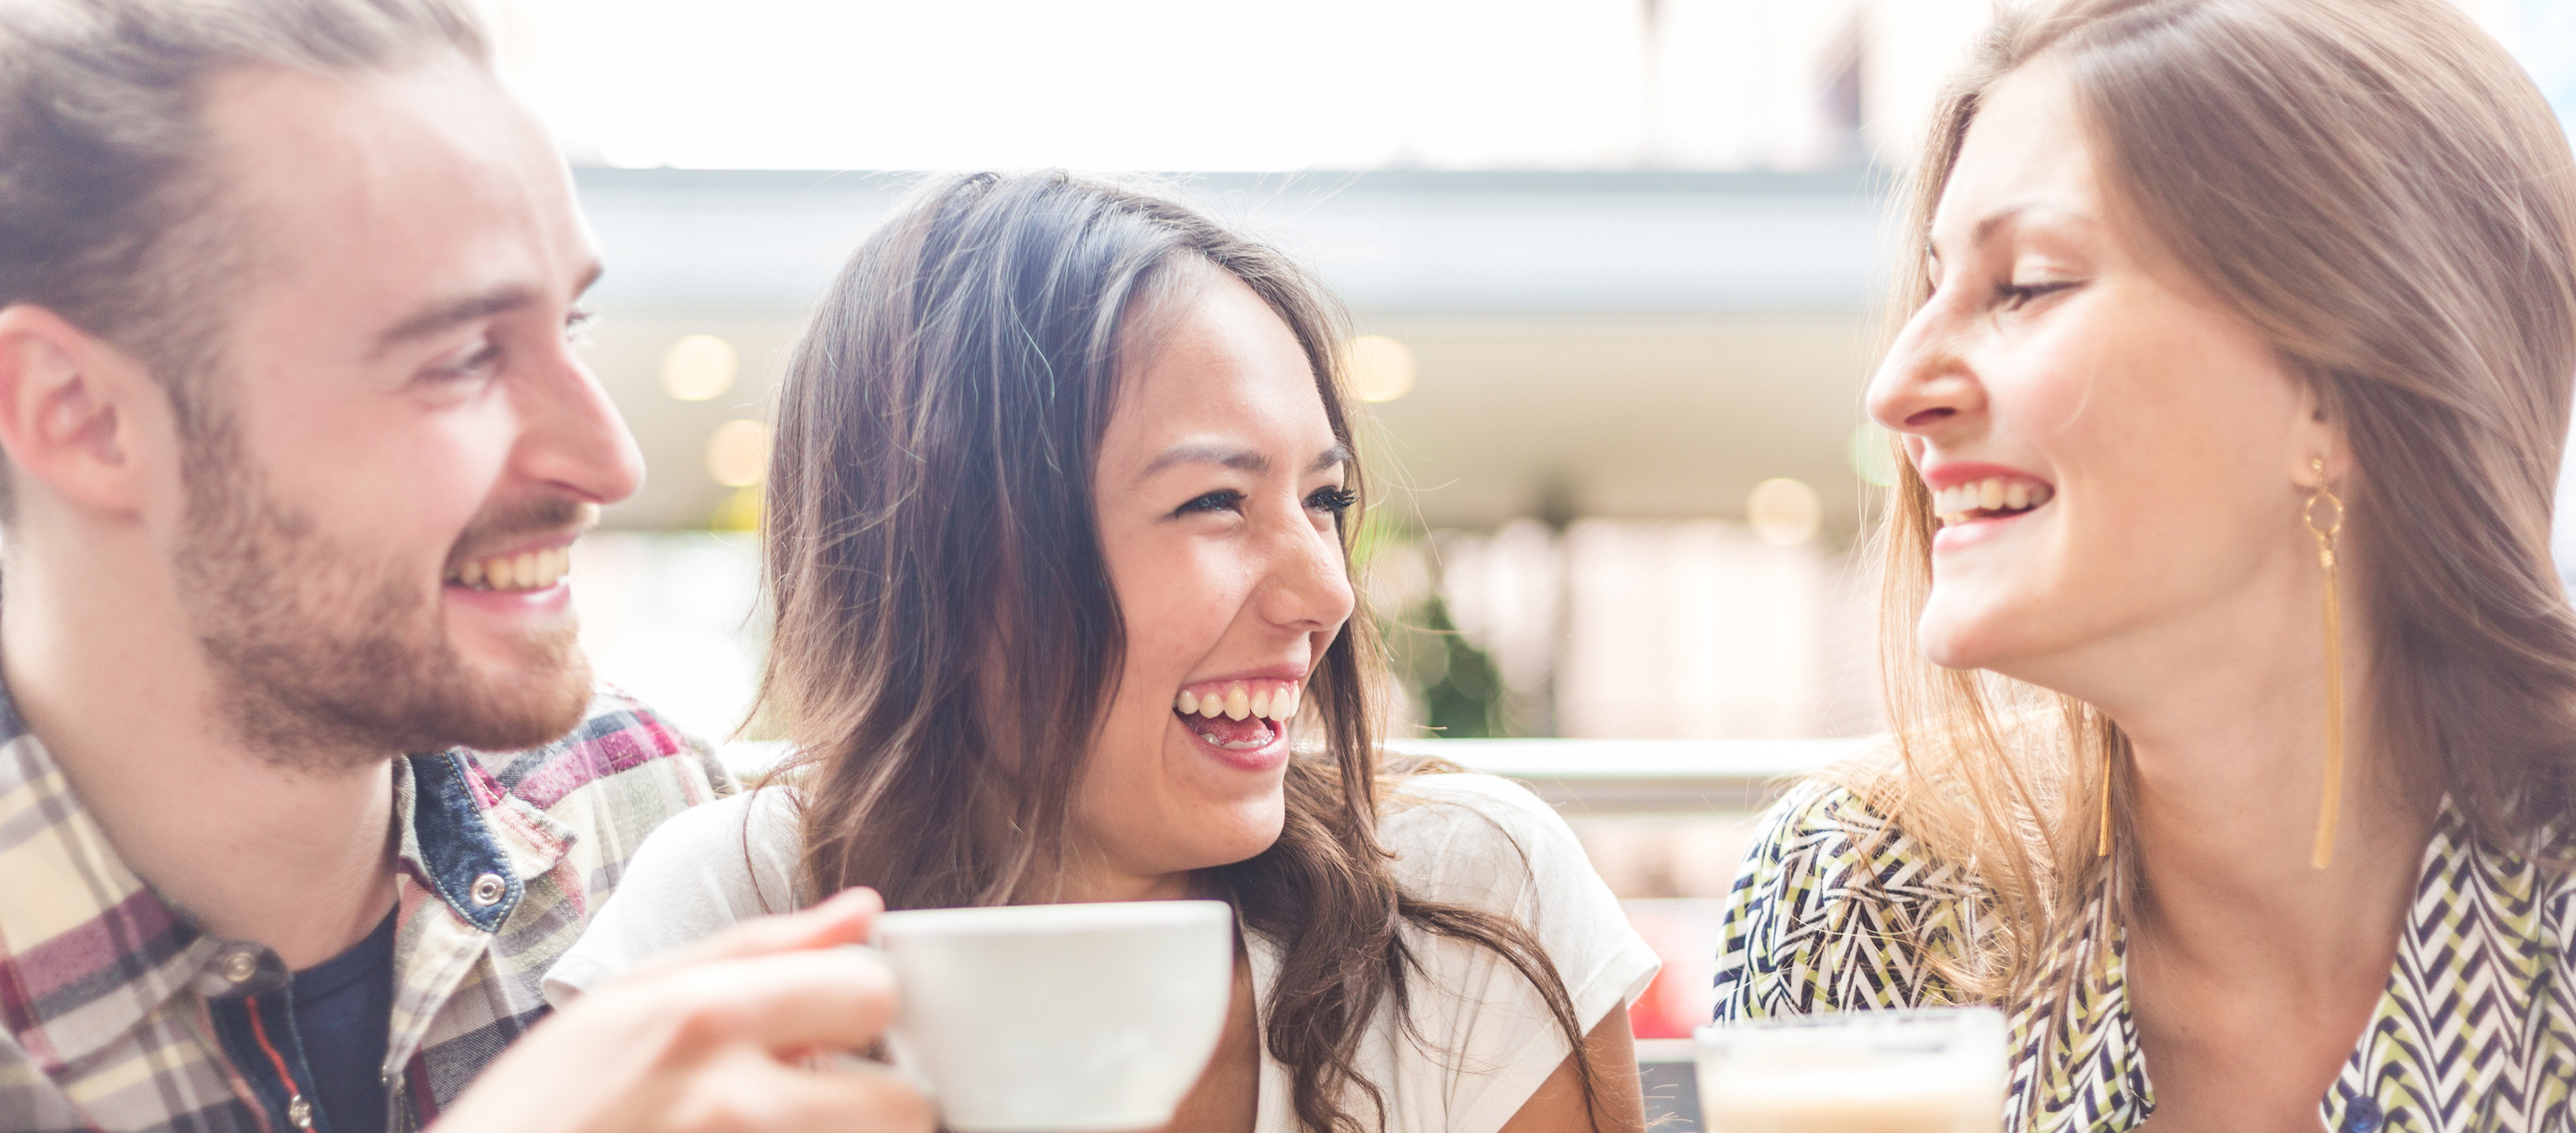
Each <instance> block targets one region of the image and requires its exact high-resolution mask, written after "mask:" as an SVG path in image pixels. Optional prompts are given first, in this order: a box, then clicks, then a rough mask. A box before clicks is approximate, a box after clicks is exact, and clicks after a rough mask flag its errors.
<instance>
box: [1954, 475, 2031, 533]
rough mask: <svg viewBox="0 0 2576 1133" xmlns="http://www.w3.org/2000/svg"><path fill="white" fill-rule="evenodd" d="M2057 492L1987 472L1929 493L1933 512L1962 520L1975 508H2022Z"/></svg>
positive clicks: (1987, 510) (2013, 509)
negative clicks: (1982, 477) (1977, 478)
mask: <svg viewBox="0 0 2576 1133" xmlns="http://www.w3.org/2000/svg"><path fill="white" fill-rule="evenodd" d="M2055 494H2056V493H2055V492H2054V491H2053V490H2051V489H2050V488H2049V486H2048V485H2046V484H2037V483H2032V482H2031V481H2028V480H2017V479H2013V478H2010V477H2005V476H1989V477H1987V478H1985V479H1983V480H1971V481H1969V482H1967V483H1965V484H1957V485H1953V486H1951V487H1947V488H1941V489H1937V490H1935V491H1934V492H1933V493H1932V514H1934V515H1937V516H1939V517H1941V522H1943V523H1963V522H1966V521H1967V520H1969V519H1972V518H1975V516H1974V515H1972V514H1971V513H1974V512H1980V511H1983V512H1996V511H2024V510H2027V509H2030V508H2035V507H2038V506H2039V505H2041V504H2044V503H2047V502H2048V499H2049V497H2050V496H2052V495H2055Z"/></svg>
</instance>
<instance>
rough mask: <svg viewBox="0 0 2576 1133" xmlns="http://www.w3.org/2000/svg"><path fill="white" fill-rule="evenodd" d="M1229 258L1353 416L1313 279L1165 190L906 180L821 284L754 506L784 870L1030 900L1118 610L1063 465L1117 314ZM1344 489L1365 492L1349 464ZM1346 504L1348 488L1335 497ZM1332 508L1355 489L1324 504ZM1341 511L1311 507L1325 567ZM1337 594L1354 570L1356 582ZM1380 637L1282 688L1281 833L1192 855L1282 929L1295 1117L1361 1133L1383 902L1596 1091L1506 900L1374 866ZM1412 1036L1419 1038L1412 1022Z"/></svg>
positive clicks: (1355, 626) (1397, 970) (1392, 951)
mask: <svg viewBox="0 0 2576 1133" xmlns="http://www.w3.org/2000/svg"><path fill="white" fill-rule="evenodd" d="M1205 268H1213V269H1215V270H1219V271H1224V272H1229V273H1231V274H1233V275H1234V276H1235V277H1236V278H1238V279H1240V280H1242V281H1243V282H1244V283H1245V284H1246V285H1248V286H1250V287H1251V288H1252V290H1253V291H1254V292H1255V293H1257V294H1259V295H1260V296H1261V297H1262V299H1263V300H1265V301H1266V302H1267V303H1268V304H1269V306H1270V309H1271V310H1272V311H1273V312H1275V313H1277V314H1278V316H1279V318H1280V319H1281V320H1282V321H1284V322H1285V323H1287V324H1288V327H1289V329H1290V330H1291V331H1293V332H1294V333H1295V335H1296V338H1297V341H1298V343H1299V344H1300V345H1301V346H1303V347H1304V349H1305V352H1306V358H1307V360H1308V362H1309V363H1310V364H1311V365H1312V366H1313V368H1314V373H1315V388H1316V392H1317V393H1318V394H1319V395H1321V396H1322V398H1323V401H1324V411H1325V414H1326V416H1327V417H1328V418H1329V419H1330V420H1331V422H1332V429H1333V435H1334V436H1335V437H1336V438H1337V439H1339V440H1340V441H1341V442H1342V443H1343V444H1344V445H1350V444H1352V443H1353V430H1352V427H1351V412H1350V398H1349V397H1348V395H1347V394H1346V393H1345V392H1344V382H1343V379H1342V376H1341V367H1340V365H1339V363H1338V357H1337V356H1338V349H1337V347H1338V345H1339V343H1340V342H1341V341H1342V335H1341V334H1340V333H1339V332H1340V327H1341V319H1340V317H1339V316H1338V313H1337V311H1336V309H1335V308H1334V307H1333V305H1332V304H1331V302H1330V300H1329V299H1328V298H1327V297H1326V296H1325V295H1324V293H1323V291H1322V290H1321V289H1320V288H1318V287H1317V286H1316V285H1315V283H1314V282H1313V281H1312V280H1311V279H1310V278H1309V277H1308V276H1307V275H1306V274H1305V273H1304V272H1302V271H1301V270H1299V269H1298V268H1297V266H1296V265H1295V264H1293V263H1291V262H1290V261H1288V260H1287V259H1286V258H1285V257H1283V256H1281V255H1279V254H1278V253H1277V252H1275V251H1272V250H1271V249H1269V248H1268V247H1265V246H1263V245H1261V244H1257V243H1254V242H1252V241H1249V240H1246V239H1244V238H1242V237H1240V236H1237V235H1235V234H1233V233H1231V232H1229V231H1227V230H1226V229H1224V228H1223V227H1221V226H1219V225H1217V224H1215V223H1213V222H1211V221H1210V220H1208V219H1207V218H1205V217H1203V216H1201V215H1200V214H1198V213H1196V212H1194V211H1192V210H1190V209H1188V208H1185V207H1183V206H1181V205H1178V204H1175V203H1173V202H1171V201H1168V200H1164V199H1162V198H1159V197H1156V196H1152V195H1149V194H1145V193H1140V192H1136V191H1133V190H1129V189H1124V188H1120V187H1117V186H1113V185H1109V184H1106V183H1102V182H1098V181H1092V180H1087V179H1082V178H1076V177H1072V176H1068V175H1066V174H1064V173H1060V172H1047V173H1037V174H1029V175H1020V176H1003V175H998V174H991V173H979V174H973V175H968V176H961V177H954V178H949V179H945V180H941V181H938V182H936V183H934V184H931V185H929V186H928V187H926V188H925V189H924V190H923V191H922V192H921V193H920V194H919V195H918V196H917V197H916V198H915V199H914V201H913V202H912V204H911V205H910V206H909V207H907V208H905V209H904V210H902V212H901V213H900V214H898V215H897V216H896V217H895V218H894V219H893V220H892V221H890V222H889V223H887V224H886V225H885V226H884V228H882V229H881V230H879V231H878V232H877V233H876V234H875V235H874V236H872V237H871V238H870V239H869V240H868V241H867V243H866V244H865V245H863V246H862V247H861V248H860V249H859V251H858V253H857V254H856V255H855V256H853V257H852V259H851V260H850V262H849V265H848V266H847V267H846V268H844V269H843V271H842V273H841V276H840V278H839V280H838V281H837V282H835V283H834V284H833V286H832V289H831V291H830V293H829V294H828V295H827V296H826V297H825V298H824V299H823V301H822V305H821V307H820V309H819V310H818V311H817V313H816V315H815V317H814V321H813V325H812V327H811V329H810V330H809V331H808V332H807V333H806V336H805V338H804V340H803V341H802V343H800V344H799V345H798V347H797V349H796V354H795V357H794V359H793V361H792V363H791V364H790V366H789V369H788V374H787V379H786V382H785V386H784V389H783V396H782V399H781V402H780V407H779V415H778V427H777V441H776V449H775V452H774V454H773V456H772V458H771V459H772V463H771V469H770V477H771V479H770V485H769V494H768V505H767V511H766V517H765V521H764V522H765V524H766V532H765V543H766V546H765V551H764V554H765V559H766V563H765V565H766V575H767V578H766V581H767V585H768V587H769V590H770V596H771V598H772V600H773V602H774V604H775V609H776V612H777V631H776V636H775V639H774V641H773V644H772V648H771V652H770V656H769V663H768V668H767V671H766V673H765V674H764V676H763V680H762V687H761V703H762V706H763V708H764V710H766V711H767V712H769V713H771V714H772V718H773V719H776V720H778V721H779V722H780V723H781V725H782V726H783V729H784V731H785V733H786V735H787V738H788V739H789V740H790V741H791V743H792V744H793V746H794V749H795V752H796V754H795V755H794V756H793V757H792V759H791V761H790V763H789V765H788V770H787V774H788V775H789V776H791V777H792V778H793V781H794V782H795V784H796V786H797V789H798V794H799V796H800V802H801V807H802V825H803V834H804V846H805V851H804V854H805V856H804V870H805V880H806V882H807V883H808V884H809V885H810V887H811V891H812V892H813V893H816V894H831V893H836V892H839V891H840V890H842V889H846V888H849V887H851V886H857V885H867V886H873V887H875V888H876V889H877V890H879V891H880V892H882V893H883V894H884V895H885V900H886V905H887V907H889V908H894V909H910V908H936V907H948V906H961V905H1000V904H1011V903H1024V902H1036V901H1048V900H1054V899H1058V898H1059V896H1060V894H1061V889H1062V880H1063V872H1062V871H1063V868H1064V862H1063V860H1062V858H1061V857H1060V856H1058V855H1057V853H1056V852H1055V851H1056V850H1057V848H1059V847H1062V846H1064V845H1065V844H1066V821H1067V812H1068V807H1069V802H1070V800H1071V799H1072V798H1073V797H1074V788H1075V786H1076V785H1077V784H1078V783H1079V781H1080V778H1081V774H1082V769H1083V765H1084V763H1085V761H1086V760H1087V759H1088V757H1089V746H1090V745H1089V744H1087V743H1078V742H1067V740H1066V737H1088V736H1094V735H1096V734H1097V733H1098V729H1099V724H1100V719H1101V715H1102V713H1103V711H1104V709H1105V707H1106V704H1107V702H1108V700H1109V697H1110V694H1111V685H1112V684H1113V683H1114V682H1115V681H1116V679H1117V674H1118V673H1119V672H1120V668H1121V662H1122V654H1123V650H1124V648H1125V633H1124V627H1123V626H1122V624H1121V622H1120V619H1119V613H1118V602H1117V597H1116V595H1115V593H1114V592H1113V591H1112V588H1111V585H1110V579H1109V573H1108V567H1107V564H1106V563H1105V562H1104V560H1103V559H1102V557H1101V549H1100V544H1099V534H1098V530H1097V527H1096V525H1095V522H1094V516H1093V512H1092V470H1093V465H1094V462H1095V459H1096V456H1097V454H1098V451H1099V447H1100V438H1101V434H1102V432H1103V430H1104V429H1105V428H1106V427H1107V425H1108V421H1109V414H1110V409H1111V406H1112V405H1113V404H1114V402H1115V400H1116V393H1117V389H1116V383H1117V379H1118V373H1119V345H1120V331H1121V327H1122V325H1123V324H1124V323H1125V321H1126V319H1127V318H1128V317H1129V316H1130V315H1131V314H1132V313H1134V312H1136V311H1139V310H1142V309H1148V308H1151V307H1152V306H1153V304H1154V302H1155V300H1157V299H1158V298H1160V297H1161V296H1162V295H1163V294H1164V293H1167V292H1169V291H1171V290H1173V289H1175V288H1178V287H1186V286H1189V285H1190V284H1189V280H1188V278H1187V277H1188V276H1189V275H1191V274H1192V272H1193V270H1204V269H1205ZM1349 487H1350V488H1351V489H1352V490H1353V491H1354V492H1362V491H1364V486H1363V485H1362V483H1361V481H1360V479H1359V475H1358V470H1357V468H1356V467H1354V468H1353V469H1352V473H1351V479H1350V481H1349ZM1363 506H1365V497H1364V496H1363ZM1352 514H1354V515H1356V514H1359V513H1357V512H1354V513H1352ZM1352 535H1353V531H1352V529H1351V527H1350V526H1347V525H1346V526H1344V527H1343V528H1342V530H1341V542H1342V547H1343V561H1344V564H1345V569H1347V568H1348V564H1349V554H1350V544H1351V538H1352ZM1355 589H1356V588H1355ZM1383 669H1384V660H1383V658H1382V655H1381V650H1380V645H1379V643H1378V641H1377V639H1376V636H1375V634H1374V632H1373V628H1372V623H1371V621H1370V619H1369V617H1368V615H1367V613H1366V611H1365V609H1364V608H1362V609H1361V610H1359V611H1356V612H1355V613H1354V615H1353V616H1352V618H1351V620H1350V622H1349V624H1348V625H1346V626H1344V627H1343V630H1342V632H1341V634H1340V635H1339V636H1338V637H1336V638H1335V639H1334V641H1333V643H1332V646H1331V647H1330V648H1329V649H1327V650H1326V651H1325V653H1324V657H1323V660H1322V662H1321V663H1320V664H1319V665H1318V666H1317V668H1316V670H1315V673H1314V675H1313V676H1312V678H1311V681H1310V684H1309V689H1310V691H1309V696H1308V701H1307V703H1308V705H1309V707H1308V708H1307V710H1306V712H1305V718H1304V719H1303V720H1302V721H1301V730H1308V729H1314V730H1320V732H1321V738H1322V743H1321V744H1320V745H1315V746H1314V747H1313V748H1312V749H1311V750H1308V745H1305V744H1301V745H1300V749H1301V750H1299V751H1298V752H1297V754H1295V755H1294V756H1293V757H1292V758H1291V759H1290V761H1289V764H1288V767H1287V783H1286V794H1287V800H1286V805H1287V819H1286V822H1285V824H1284V827H1283V829H1282V830H1281V831H1280V835H1279V840H1278V841H1277V842H1276V843H1274V844H1272V845H1271V846H1270V848H1269V849H1267V850H1265V851H1263V852H1262V853H1261V854H1260V855H1258V856H1256V857H1253V858H1251V859H1250V860H1247V861H1242V862H1237V863H1235V864H1233V865H1229V866H1223V867H1220V868H1218V869H1215V870H1213V871H1211V874H1212V876H1211V877H1210V878H1209V880H1210V881H1211V882H1213V883H1214V887H1215V888H1217V889H1219V890H1220V891H1222V892H1223V893H1224V894H1225V895H1226V896H1227V898H1228V899H1229V900H1230V901H1231V902H1232V903H1233V904H1234V906H1235V908H1236V909H1237V910H1238V911H1239V913H1240V915H1241V917H1242V921H1243V924H1244V925H1245V926H1246V928H1247V929H1249V930H1250V931H1252V932H1256V933H1260V934H1262V935H1263V936H1265V937H1267V938H1269V939H1271V940H1272V941H1274V942H1276V943H1277V944H1278V946H1279V947H1280V949H1281V950H1282V952H1283V954H1284V955H1283V959H1282V963H1281V966H1280V972H1279V977H1278V984H1277V986H1276V987H1274V988H1273V989H1272V991H1271V993H1270V997H1269V1002H1268V1004H1267V1010H1266V1011H1265V1012H1264V1015H1265V1017H1266V1020H1267V1026H1266V1037H1267V1039H1268V1043H1269V1049H1270V1051H1271V1053H1272V1054H1273V1055H1274V1056H1275V1057H1277V1058H1278V1059H1279V1060H1280V1061H1281V1062H1282V1063H1284V1064H1285V1065H1286V1066H1287V1067H1288V1070H1289V1074H1290V1081H1291V1082H1292V1083H1293V1089H1292V1093H1293V1099H1292V1100H1293V1104H1294V1107H1295V1110H1296V1113H1297V1119H1298V1123H1299V1124H1300V1125H1301V1126H1303V1127H1304V1128H1306V1129H1309V1130H1314V1131H1316V1133H1360V1131H1361V1130H1362V1129H1363V1128H1364V1127H1363V1125H1362V1124H1361V1121H1360V1119H1359V1117H1358V1116H1357V1115H1355V1114H1354V1113H1352V1112H1351V1111H1350V1109H1349V1108H1347V1107H1346V1106H1345V1104H1344V1099H1345V1098H1346V1097H1347V1096H1348V1095H1349V1094H1351V1093H1352V1092H1354V1091H1356V1092H1357V1093H1358V1094H1360V1095H1362V1096H1364V1097H1366V1098H1368V1099H1369V1101H1370V1102H1371V1104H1372V1105H1373V1106H1374V1107H1375V1108H1376V1110H1377V1124H1378V1126H1379V1127H1380V1128H1383V1127H1384V1125H1385V1104H1384V1103H1385V1099H1384V1097H1383V1095H1382V1093H1381V1092H1380V1090H1379V1088H1378V1084H1377V1083H1373V1082H1371V1081H1369V1080H1368V1079H1367V1078H1366V1077H1365V1076H1364V1075H1362V1074H1361V1073H1360V1071H1359V1068H1358V1066H1357V1064H1356V1062H1355V1061H1354V1056H1355V1053H1356V1051H1357V1049H1358V1046H1359V1043H1360V1039H1361V1037H1362V1036H1363V1034H1364V1033H1365V1032H1366V1030H1367V1028H1368V1026H1369V1024H1370V1022H1371V1021H1372V1019H1373V1018H1374V1016H1375V1015H1376V1013H1377V1011H1378V1010H1379V1009H1380V1008H1381V1007H1382V1006H1391V1007H1392V1008H1393V1009H1394V1010H1395V1012H1396V1017H1397V1018H1399V1019H1405V1020H1407V1021H1408V1022H1407V1027H1408V1031H1410V1024H1409V1019H1410V1015H1409V1013H1408V1012H1407V1011H1406V1010H1405V1008H1406V1007H1407V1004H1408V1000H1409V997H1410V995H1411V994H1413V992H1412V989H1411V988H1410V987H1409V984H1408V979H1409V977H1410V976H1411V975H1414V974H1417V973H1418V972H1419V971H1420V970H1421V969H1420V964H1419V961H1418V959H1417V957H1416V956H1415V954H1414V950H1413V946H1412V945H1410V944H1408V943H1407V941H1406V938H1405V936H1404V935H1403V934H1402V933H1401V932H1400V931H1399V930H1400V929H1403V928H1405V927H1406V926H1411V927H1413V928H1415V929H1417V930H1421V931H1426V932H1429V933H1432V934H1435V935H1438V936H1444V937H1450V938H1454V939H1459V940H1464V941H1469V942H1472V943H1474V944H1477V945H1480V946H1483V947H1485V948H1488V949H1491V950H1492V951H1493V952H1495V953H1496V954H1497V955H1499V956H1500V957H1501V958H1502V959H1503V960H1505V961H1506V962H1508V963H1509V964H1510V965H1511V966H1512V967H1514V968H1515V969H1517V970H1518V971H1519V973H1520V974H1521V975H1522V976H1523V977H1524V978H1526V979H1528V980H1529V981H1530V982H1531V983H1532V984H1533V985H1535V986H1536V987H1537V988H1538V989H1539V991H1540V992H1541V993H1542V995H1543V996H1544V997H1545V999H1546V1001H1547V1004H1548V1007H1549V1010H1550V1012H1551V1014H1552V1015H1553V1016H1554V1019H1555V1022H1556V1024H1557V1025H1558V1027H1559V1028H1561V1029H1562V1030H1563V1031H1564V1035H1565V1039H1566V1041H1567V1042H1568V1043H1569V1044H1571V1047H1572V1050H1573V1052H1574V1057H1575V1059H1576V1067H1577V1069H1578V1071H1579V1072H1580V1077H1581V1081H1582V1086H1583V1090H1584V1097H1585V1101H1586V1105H1587V1107H1590V1106H1591V1105H1592V1103H1593V1101H1594V1099H1595V1098H1596V1096H1597V1095H1596V1091H1595V1082H1594V1071H1593V1067H1592V1065H1591V1063H1590V1061H1589V1059H1588V1058H1587V1057H1586V1053H1585V1046H1584V1041H1583V1040H1584V1035H1583V1032H1582V1027H1581V1026H1580V1024H1579V1023H1578V1022H1577V1021H1576V1019H1575V1016H1574V1010H1573V1006H1572V1003H1571V1000H1570V999H1569V997H1568V995H1567V992H1566V990H1565V984H1564V981H1563V979H1562V978H1561V977H1560V975H1559V974H1558V972H1557V971H1556V969H1555V967H1554V965H1553V964H1552V963H1551V962H1550V961H1549V959H1548V957H1547V955H1546V953H1545V952H1544V951H1543V950H1542V949H1541V947H1540V946H1539V944H1538V942H1537V940H1536V939H1535V938H1534V937H1533V936H1532V935H1531V934H1530V933H1529V932H1528V931H1527V930H1526V929H1525V928H1523V927H1522V926H1520V925H1518V924H1515V923H1513V922H1511V921H1509V920H1506V919H1503V918H1500V917H1496V916H1494V915H1492V914H1489V913H1486V912H1484V911H1481V910H1478V909H1475V908H1472V907H1468V906H1462V905H1454V904H1444V903H1439V902H1432V901H1424V900H1419V899H1417V898H1415V897H1414V896H1412V895H1411V894H1408V893H1406V892H1404V890H1403V889H1402V888H1401V887H1399V886H1398V885H1397V884H1396V882H1395V879H1394V877H1393V875H1392V874H1391V872H1390V870H1389V863H1390V860H1391V856H1390V854H1389V853H1388V851H1387V850H1386V848H1385V847H1384V846H1383V845H1381V844H1380V843H1379V841H1378V837H1377V827H1378V806H1379V800H1380V798H1381V795H1382V793H1383V792H1384V790H1385V788H1386V786H1387V783H1388V778H1387V776H1388V772H1387V771H1386V770H1385V769H1383V768H1382V767H1381V766H1380V764H1379V760H1378V758H1377V746H1376V741H1375V733H1376V724H1375V721H1376V717H1377V714H1378V712H1379V710H1380V709H1379V705H1380V702H1381V699H1382V697H1381V694H1380V692H1379V690H1380V689H1381V688H1382V687H1383V686H1382V672H1383ZM1411 1037H1412V1038H1413V1039H1415V1040H1416V1041H1417V1042H1420V1041H1422V1036H1420V1035H1419V1034H1413V1035H1412V1036H1411Z"/></svg>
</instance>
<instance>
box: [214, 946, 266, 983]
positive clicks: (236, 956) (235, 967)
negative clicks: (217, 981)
mask: <svg viewBox="0 0 2576 1133" xmlns="http://www.w3.org/2000/svg"><path fill="white" fill-rule="evenodd" d="M222 970H223V973H224V978H225V979H228V980H231V981H232V982H234V983H237V984H238V983H249V982H250V978H251V977H252V976H256V975H258V974H259V957H257V956H253V955H251V954H250V952H249V950H247V949H245V950H243V951H240V952H227V953H224V963H223V969H222Z"/></svg>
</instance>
